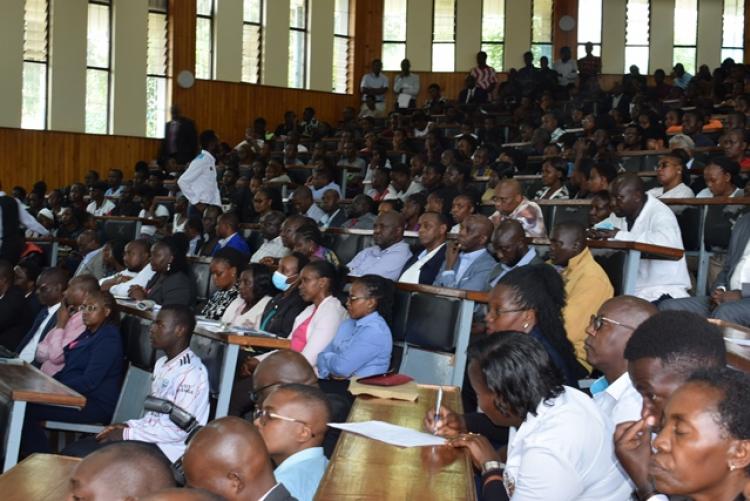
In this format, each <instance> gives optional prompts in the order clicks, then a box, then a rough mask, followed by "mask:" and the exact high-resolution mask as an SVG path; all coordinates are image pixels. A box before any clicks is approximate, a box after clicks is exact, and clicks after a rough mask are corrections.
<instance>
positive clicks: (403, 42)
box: [380, 0, 434, 71]
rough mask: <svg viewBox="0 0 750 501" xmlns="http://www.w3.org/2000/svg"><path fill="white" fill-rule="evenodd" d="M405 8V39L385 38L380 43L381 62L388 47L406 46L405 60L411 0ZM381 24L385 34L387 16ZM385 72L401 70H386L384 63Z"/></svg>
mask: <svg viewBox="0 0 750 501" xmlns="http://www.w3.org/2000/svg"><path fill="white" fill-rule="evenodd" d="M384 5H385V2H384ZM404 7H405V12H404V26H405V27H406V29H405V30H404V39H403V40H391V39H385V38H383V40H382V41H381V43H380V60H381V62H383V53H384V52H385V51H384V50H383V48H384V47H385V46H386V45H403V46H404V58H405V57H406V33H407V31H408V26H409V0H404ZM433 22H434V15H433ZM380 24H381V30H382V31H383V32H385V29H384V28H385V26H384V25H385V16H383V20H382V22H381V23H380ZM383 71H401V68H395V69H391V68H386V67H385V62H383Z"/></svg>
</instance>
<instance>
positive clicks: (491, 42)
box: [479, 0, 512, 72]
mask: <svg viewBox="0 0 750 501" xmlns="http://www.w3.org/2000/svg"><path fill="white" fill-rule="evenodd" d="M509 1H512V0H504V1H503V39H502V40H501V41H499V42H498V41H497V40H484V6H485V3H486V0H482V14H481V16H480V21H481V24H482V26H481V27H480V33H479V50H480V51H483V52H487V51H485V50H484V47H485V46H486V45H491V46H499V47H502V48H503V60H502V61H500V67H499V68H498V67H496V66H492V65H491V64H489V63H490V61H487V62H488V66H492V68H493V69H494V70H495V71H496V72H501V71H503V70H504V68H505V28H506V26H505V22H506V20H507V18H506V16H505V12H506V6H507V5H508V2H509Z"/></svg>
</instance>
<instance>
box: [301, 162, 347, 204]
mask: <svg viewBox="0 0 750 501" xmlns="http://www.w3.org/2000/svg"><path fill="white" fill-rule="evenodd" d="M308 187H309V188H310V191H312V196H313V200H314V201H315V202H320V201H321V200H323V195H324V194H325V192H326V191H328V190H333V191H335V192H336V193H337V194H338V195H339V196H341V187H340V186H339V185H338V184H336V182H335V181H334V180H333V172H332V171H331V169H330V168H328V167H318V168H317V169H315V170H314V171H313V175H312V176H311V177H310V182H309V183H308Z"/></svg>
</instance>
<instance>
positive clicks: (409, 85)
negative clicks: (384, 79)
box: [393, 73, 419, 99]
mask: <svg viewBox="0 0 750 501" xmlns="http://www.w3.org/2000/svg"><path fill="white" fill-rule="evenodd" d="M393 92H395V93H396V94H408V95H409V96H410V97H411V98H412V99H416V98H417V95H418V94H419V75H417V74H415V73H409V75H408V76H402V75H401V74H400V73H399V74H398V75H396V79H395V80H394V81H393Z"/></svg>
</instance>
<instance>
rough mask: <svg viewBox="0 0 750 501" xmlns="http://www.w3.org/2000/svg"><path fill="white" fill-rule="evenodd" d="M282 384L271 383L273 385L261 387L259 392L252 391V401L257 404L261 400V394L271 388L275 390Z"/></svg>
mask: <svg viewBox="0 0 750 501" xmlns="http://www.w3.org/2000/svg"><path fill="white" fill-rule="evenodd" d="M280 384H281V383H271V384H267V385H265V386H261V387H260V388H258V389H257V390H253V391H251V392H250V394H249V395H250V401H252V402H253V403H257V402H258V400H260V394H261V393H263V392H264V391H266V390H267V389H269V388H273V387H274V386H279V385H280Z"/></svg>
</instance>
